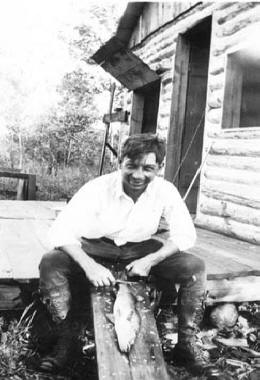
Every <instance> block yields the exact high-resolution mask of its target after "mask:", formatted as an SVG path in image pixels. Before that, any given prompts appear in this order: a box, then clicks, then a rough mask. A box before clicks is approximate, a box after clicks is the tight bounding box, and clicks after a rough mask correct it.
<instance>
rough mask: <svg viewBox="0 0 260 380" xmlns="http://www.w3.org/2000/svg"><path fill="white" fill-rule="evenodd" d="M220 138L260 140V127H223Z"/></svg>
mask: <svg viewBox="0 0 260 380" xmlns="http://www.w3.org/2000/svg"><path fill="white" fill-rule="evenodd" d="M218 137H219V139H225V140H230V139H234V140H242V139H244V140H259V141H260V128H259V127H255V128H233V129H221V130H220V133H219V136H218Z"/></svg>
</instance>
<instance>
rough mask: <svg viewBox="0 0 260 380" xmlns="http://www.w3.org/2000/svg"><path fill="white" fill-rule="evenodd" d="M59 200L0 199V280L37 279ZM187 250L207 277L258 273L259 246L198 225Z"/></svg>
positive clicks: (60, 203)
mask: <svg viewBox="0 0 260 380" xmlns="http://www.w3.org/2000/svg"><path fill="white" fill-rule="evenodd" d="M63 206H64V203H62V202H45V201H0V280H5V279H15V280H30V279H35V278H38V264H39V262H40V259H41V257H42V255H43V254H44V253H45V252H46V251H47V250H48V249H49V247H48V246H47V244H46V240H47V239H46V236H47V231H48V229H49V227H50V225H51V223H52V222H53V220H54V219H55V216H56V211H55V210H56V209H57V208H62V207H63ZM197 232H198V239H197V243H196V245H195V247H193V248H192V249H190V250H189V251H188V252H190V253H193V254H195V255H197V256H199V257H201V258H202V259H204V260H205V262H206V266H207V272H208V279H210V280H213V279H223V278H229V277H230V276H232V277H233V276H240V275H242V276H245V275H248V276H250V275H260V247H259V246H256V245H253V244H250V243H247V242H244V241H240V240H237V239H234V238H231V237H227V236H224V235H221V234H218V233H214V232H212V231H208V230H205V229H202V228H197Z"/></svg>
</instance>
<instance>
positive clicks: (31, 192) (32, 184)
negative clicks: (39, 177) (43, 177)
mask: <svg viewBox="0 0 260 380" xmlns="http://www.w3.org/2000/svg"><path fill="white" fill-rule="evenodd" d="M27 199H28V200H35V199H36V175H35V174H29V177H28V188H27Z"/></svg>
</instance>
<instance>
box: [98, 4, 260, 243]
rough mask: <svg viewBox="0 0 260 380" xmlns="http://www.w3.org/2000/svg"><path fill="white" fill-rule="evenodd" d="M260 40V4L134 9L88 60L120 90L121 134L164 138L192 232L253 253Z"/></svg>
mask: <svg viewBox="0 0 260 380" xmlns="http://www.w3.org/2000/svg"><path fill="white" fill-rule="evenodd" d="M259 32H260V2H196V1H182V2H180V1H179V2H136V3H134V2H131V3H128V5H127V7H126V10H125V12H124V14H123V16H122V17H121V19H120V21H119V24H118V27H117V30H116V32H115V34H114V36H113V37H112V38H111V39H110V40H109V41H107V42H106V43H105V44H104V45H103V46H101V47H100V49H99V50H98V51H97V52H96V53H95V54H94V56H93V59H94V60H95V61H96V63H98V64H99V65H101V66H102V67H103V68H104V70H106V71H107V72H109V73H110V74H111V75H112V76H113V77H114V78H115V79H116V81H118V82H120V83H121V84H122V85H123V87H124V94H125V105H126V108H127V109H128V110H129V111H130V121H129V125H128V133H129V134H132V133H144V132H156V133H159V134H160V135H162V136H163V137H165V138H166V140H167V156H166V164H165V170H164V176H165V178H166V179H168V180H170V181H172V182H173V183H174V184H175V185H176V186H177V188H178V189H179V191H180V193H181V195H182V196H185V194H186V203H187V206H188V208H189V211H190V212H191V213H192V214H193V215H194V217H195V224H196V225H197V226H200V227H202V228H206V229H209V230H212V231H214V232H219V233H222V234H225V235H228V236H231V237H235V238H238V239H241V240H244V241H247V242H250V243H253V244H257V245H259V244H260V107H259V96H260V48H259V47H258V46H259V44H258V42H257V39H258V36H259ZM195 174H196V176H195ZM191 183H192V184H193V185H192V187H191V189H189V192H188V196H187V189H188V188H189V187H190V184H191Z"/></svg>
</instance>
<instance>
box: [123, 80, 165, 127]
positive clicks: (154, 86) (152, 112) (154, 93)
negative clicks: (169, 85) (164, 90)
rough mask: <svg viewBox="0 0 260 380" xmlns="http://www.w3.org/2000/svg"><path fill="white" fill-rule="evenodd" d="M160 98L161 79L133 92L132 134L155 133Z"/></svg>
mask: <svg viewBox="0 0 260 380" xmlns="http://www.w3.org/2000/svg"><path fill="white" fill-rule="evenodd" d="M159 100H160V80H157V81H155V82H152V83H149V84H147V85H146V86H143V87H141V88H139V89H137V90H135V91H134V92H133V100H132V112H131V119H130V134H134V133H148V132H150V133H155V132H156V129H157V117H158V108H159Z"/></svg>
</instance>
